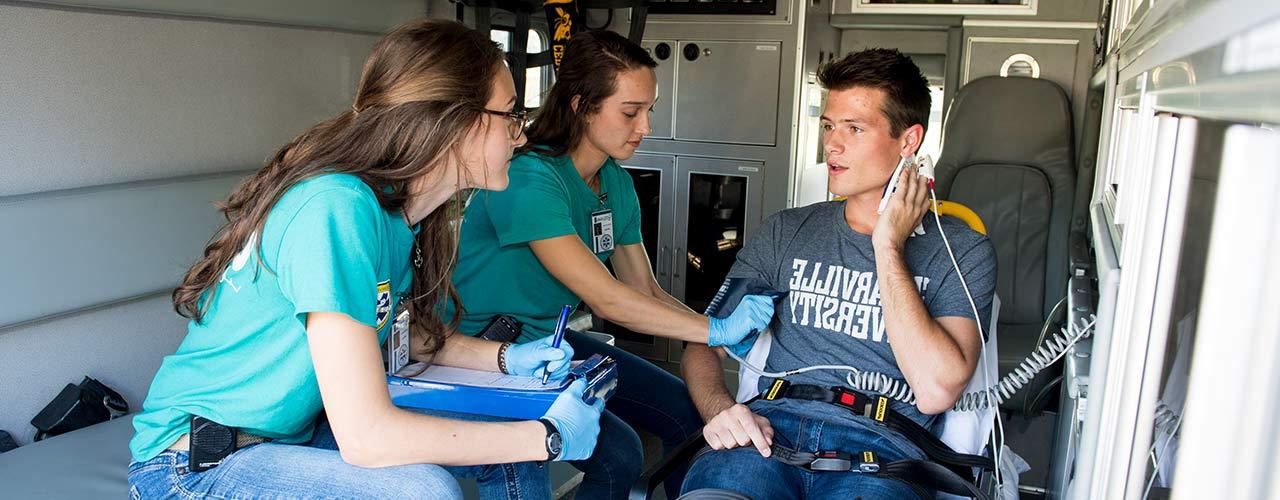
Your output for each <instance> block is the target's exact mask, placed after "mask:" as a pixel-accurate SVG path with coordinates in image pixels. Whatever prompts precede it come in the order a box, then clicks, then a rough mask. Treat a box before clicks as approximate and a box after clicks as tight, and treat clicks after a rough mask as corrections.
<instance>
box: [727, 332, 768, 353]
mask: <svg viewBox="0 0 1280 500" xmlns="http://www.w3.org/2000/svg"><path fill="white" fill-rule="evenodd" d="M758 338H760V332H751V335H747V338H745V339H742V342H738V343H737V344H733V345H731V346H725V349H728V350H730V351H733V353H734V354H736V355H737V356H738V357H739V358H743V359H746V357H747V353H748V352H751V348H752V347H753V346H755V345H756V339H758Z"/></svg>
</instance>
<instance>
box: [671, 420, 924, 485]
mask: <svg viewBox="0 0 1280 500" xmlns="http://www.w3.org/2000/svg"><path fill="white" fill-rule="evenodd" d="M760 403H763V402H757V403H753V404H752V405H751V410H752V411H754V412H755V413H757V414H759V415H761V416H763V417H765V418H768V419H769V423H770V424H771V425H772V426H773V442H774V444H778V445H782V446H786V447H788V448H793V449H797V450H801V451H809V452H815V451H819V450H822V451H833V450H838V451H845V452H849V453H852V454H854V456H858V455H860V454H861V453H862V452H863V451H873V452H875V453H876V455H878V457H877V459H878V460H879V461H880V463H886V462H892V461H895V460H903V459H922V458H924V456H923V454H921V453H920V451H919V450H917V449H914V448H912V449H902V447H901V446H900V445H898V444H897V443H894V442H893V441H891V440H890V439H887V438H886V437H885V436H884V435H882V434H881V433H878V432H875V431H873V430H871V429H869V428H866V427H862V426H856V425H849V423H848V422H847V421H846V422H842V421H841V420H843V419H836V418H827V417H828V416H827V415H823V416H821V417H819V416H804V415H800V414H797V413H792V412H791V411H788V410H787V408H786V406H785V405H778V404H760ZM844 418H855V417H853V416H852V415H849V416H846V417H844ZM856 418H861V417H856ZM706 488H717V489H722V490H729V491H734V492H737V493H740V494H743V495H746V496H748V497H751V498H768V499H796V500H800V499H804V498H848V499H854V498H858V499H862V500H872V499H876V500H879V499H902V498H915V497H916V494H915V493H914V492H912V490H911V488H910V487H909V486H907V485H906V484H904V483H901V482H898V481H897V480H894V479H888V478H883V477H876V476H874V475H868V474H860V473H857V472H809V471H806V470H804V469H801V468H799V467H796V466H793V465H787V464H784V463H782V462H779V461H777V460H774V459H772V458H765V457H763V456H761V455H760V452H759V451H757V450H756V449H755V448H754V447H751V446H748V447H742V448H734V449H731V450H711V449H710V448H706V449H703V450H702V452H700V453H699V454H698V456H696V457H694V459H693V465H692V466H691V467H690V469H689V474H688V476H687V477H686V479H685V482H684V488H683V491H684V492H685V493H689V492H693V491H696V490H700V489H706Z"/></svg>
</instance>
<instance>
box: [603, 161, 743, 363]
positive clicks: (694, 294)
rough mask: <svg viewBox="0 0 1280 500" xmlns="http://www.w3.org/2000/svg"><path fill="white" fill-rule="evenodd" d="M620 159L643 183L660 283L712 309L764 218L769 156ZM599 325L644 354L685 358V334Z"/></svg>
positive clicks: (645, 230)
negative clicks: (674, 336) (673, 337)
mask: <svg viewBox="0 0 1280 500" xmlns="http://www.w3.org/2000/svg"><path fill="white" fill-rule="evenodd" d="M620 163H621V165H622V167H623V168H625V169H626V170H627V173H629V174H631V178H632V180H633V181H634V183H635V186H636V195H637V197H638V198H639V201H640V228H641V233H642V235H643V237H644V247H645V252H646V253H648V254H649V260H650V262H652V263H653V268H654V277H655V278H657V280H658V284H659V285H661V286H662V288H663V289H664V290H667V291H668V292H669V293H671V295H672V296H673V297H675V298H676V299H679V300H681V301H683V302H684V303H685V304H687V305H688V306H689V307H690V308H691V309H693V310H694V311H698V312H701V311H703V310H705V309H706V307H707V304H709V303H710V302H711V298H712V297H714V296H715V292H716V290H717V289H719V287H720V283H721V282H723V281H724V277H725V276H726V275H727V274H728V272H729V268H730V267H732V266H733V263H734V261H735V259H736V258H737V255H738V251H739V250H741V249H742V247H743V245H744V244H745V242H746V239H747V236H748V235H749V234H750V233H751V231H753V230H755V228H756V224H758V221H759V220H760V216H761V203H760V198H761V195H762V192H763V189H762V188H763V186H762V182H763V179H764V177H763V175H764V163H763V162H760V161H743V160H725V159H718V158H699V157H688V156H680V157H676V156H671V155H653V154H637V155H635V156H634V157H632V158H631V159H629V160H626V161H623V162H620ZM598 329H599V330H600V331H603V332H605V333H609V334H612V335H614V337H615V338H616V339H617V345H618V346H619V347H621V348H623V349H626V350H628V351H630V352H632V353H635V354H636V355H638V356H641V357H644V358H648V359H652V360H657V361H679V357H680V354H681V352H682V346H681V345H680V342H675V341H670V340H669V339H666V338H661V337H653V336H650V335H642V334H637V333H634V332H631V331H629V330H627V329H626V328H623V327H621V326H619V325H616V324H613V323H610V322H608V321H603V322H601V324H600V325H599V326H598Z"/></svg>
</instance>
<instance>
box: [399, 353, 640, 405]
mask: <svg viewBox="0 0 1280 500" xmlns="http://www.w3.org/2000/svg"><path fill="white" fill-rule="evenodd" d="M413 369H414V365H410V366H408V367H405V370H403V371H401V372H400V373H405V372H406V371H413ZM437 373H438V374H440V375H436V374H437ZM468 376H474V380H468V379H467V377H468ZM498 378H501V379H503V380H508V381H511V382H513V384H512V385H514V386H516V387H510V386H506V387H496V386H488V385H485V384H483V383H481V382H484V381H485V380H492V379H498ZM516 378H517V377H504V376H501V375H497V374H493V373H491V372H481V371H477V370H465V369H460V368H447V369H445V370H440V369H436V370H434V371H433V370H431V369H428V370H427V371H425V372H423V373H421V374H419V375H416V376H412V377H409V376H400V375H388V376H387V390H388V391H389V392H390V393H391V402H392V403H393V404H395V405H396V406H400V407H404V408H423V409H433V410H446V411H453V412H458V413H471V414H479V415H490V416H495V417H506V418H514V419H520V420H532V419H536V418H540V417H542V416H543V415H545V414H546V413H547V409H548V408H550V407H551V404H552V403H553V402H555V400H556V398H557V397H559V396H560V393H561V392H563V391H564V390H565V388H567V387H568V386H569V384H570V383H572V382H573V381H574V380H575V379H577V378H585V379H586V380H587V390H586V392H585V393H584V394H583V399H584V400H586V402H587V403H588V404H590V403H592V402H594V401H595V399H596V398H600V399H604V400H608V399H609V397H610V396H613V393H614V392H616V390H617V387H618V368H617V364H616V363H615V362H614V361H613V359H612V358H609V357H608V356H601V355H599V354H597V355H594V356H591V357H590V358H588V359H587V360H585V361H582V362H581V363H578V364H577V365H576V366H574V368H572V369H571V370H570V372H569V376H568V377H565V379H564V380H562V381H560V383H557V384H552V385H546V386H543V385H541V380H539V379H536V378H532V377H518V378H522V379H529V380H532V381H535V382H536V385H535V384H532V383H530V384H523V385H522V384H520V383H519V382H521V381H520V380H515V379H516Z"/></svg>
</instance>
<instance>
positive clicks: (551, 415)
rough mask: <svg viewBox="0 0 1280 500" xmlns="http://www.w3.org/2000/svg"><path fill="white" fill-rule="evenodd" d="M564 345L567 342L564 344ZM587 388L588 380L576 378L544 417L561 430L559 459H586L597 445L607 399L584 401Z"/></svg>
mask: <svg viewBox="0 0 1280 500" xmlns="http://www.w3.org/2000/svg"><path fill="white" fill-rule="evenodd" d="M560 345H562V346H563V345H564V344H560ZM586 390H587V381H586V380H584V379H577V380H574V381H573V383H572V384H569V387H567V388H565V390H564V392H561V393H560V396H559V397H557V398H556V401H555V402H554V403H551V408H548V409H547V413H546V414H545V415H543V416H542V417H543V418H545V419H547V420H550V421H551V423H553V424H555V426H556V430H559V431H560V446H561V448H560V457H558V458H556V460H557V461H562V462H563V461H567V460H586V459H587V458H590V457H591V452H592V450H595V449H596V438H597V437H599V435H600V412H603V411H604V400H602V399H596V402H595V403H593V404H586V403H583V402H582V394H583V393H584V392H586Z"/></svg>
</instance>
